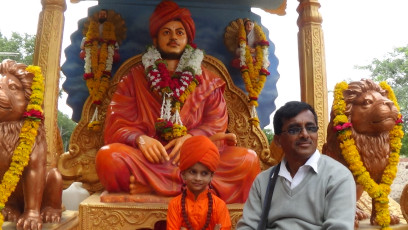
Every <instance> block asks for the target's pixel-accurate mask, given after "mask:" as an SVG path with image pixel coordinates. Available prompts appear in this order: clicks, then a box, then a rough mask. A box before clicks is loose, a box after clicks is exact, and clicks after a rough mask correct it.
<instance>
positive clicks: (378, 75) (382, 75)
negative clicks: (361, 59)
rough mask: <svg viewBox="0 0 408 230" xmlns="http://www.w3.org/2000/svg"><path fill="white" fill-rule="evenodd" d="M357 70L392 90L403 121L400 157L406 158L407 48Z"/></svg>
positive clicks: (407, 151)
mask: <svg viewBox="0 0 408 230" xmlns="http://www.w3.org/2000/svg"><path fill="white" fill-rule="evenodd" d="M357 68H359V69H366V70H369V71H370V72H371V78H372V79H373V80H374V81H376V82H380V81H386V82H387V83H388V84H389V85H390V86H391V87H392V89H393V90H394V93H395V96H396V97H397V99H398V104H399V106H400V107H401V114H402V118H403V121H404V133H405V135H404V138H403V139H402V148H401V155H404V156H408V96H407V95H408V93H407V92H408V46H406V47H399V48H395V49H394V51H393V52H390V53H388V54H387V55H385V56H384V57H383V59H377V58H375V59H373V60H372V62H371V64H369V65H366V66H357Z"/></svg>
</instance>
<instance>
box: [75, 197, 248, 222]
mask: <svg viewBox="0 0 408 230" xmlns="http://www.w3.org/2000/svg"><path fill="white" fill-rule="evenodd" d="M167 206H168V204H167V203H130V202H129V203H102V202H101V201H100V193H96V194H93V195H92V196H90V197H88V198H87V199H85V200H84V201H82V202H81V204H80V205H79V218H80V224H79V229H84V230H85V229H86V230H92V229H95V230H104V229H106V230H128V229H129V230H130V229H132V230H134V229H140V228H150V229H153V228H154V224H155V223H156V222H157V221H160V220H166V216H167ZM227 207H228V209H229V212H230V216H231V222H232V227H233V229H235V226H236V224H237V222H238V220H239V219H240V218H241V216H242V208H243V207H244V204H228V205H227Z"/></svg>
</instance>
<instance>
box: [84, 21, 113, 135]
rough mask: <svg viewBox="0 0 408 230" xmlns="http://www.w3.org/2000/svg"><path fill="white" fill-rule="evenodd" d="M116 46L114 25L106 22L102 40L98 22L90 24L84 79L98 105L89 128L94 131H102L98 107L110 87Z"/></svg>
mask: <svg viewBox="0 0 408 230" xmlns="http://www.w3.org/2000/svg"><path fill="white" fill-rule="evenodd" d="M115 44H116V35H115V26H114V25H113V24H112V23H110V22H104V24H103V31H102V39H99V24H98V22H96V21H91V22H90V24H89V28H88V31H87V33H86V40H85V43H84V47H85V58H84V59H85V65H84V69H85V73H84V79H85V81H86V85H87V87H88V90H89V95H90V96H91V99H92V103H93V104H95V105H96V108H95V112H94V115H93V116H92V119H91V121H90V122H89V124H88V128H89V129H91V130H94V131H99V130H100V129H101V122H100V121H99V120H98V105H100V104H101V102H102V97H103V96H104V95H105V93H106V90H107V89H108V87H109V82H110V78H111V71H112V64H113V55H114V53H115Z"/></svg>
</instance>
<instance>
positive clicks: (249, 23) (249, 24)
mask: <svg viewBox="0 0 408 230" xmlns="http://www.w3.org/2000/svg"><path fill="white" fill-rule="evenodd" d="M253 29H254V23H253V22H252V21H247V22H245V31H246V32H247V33H249V32H251V31H252V30H253Z"/></svg>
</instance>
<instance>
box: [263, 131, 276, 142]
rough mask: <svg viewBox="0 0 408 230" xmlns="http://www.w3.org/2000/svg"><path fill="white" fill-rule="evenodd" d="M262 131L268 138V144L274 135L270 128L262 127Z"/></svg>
mask: <svg viewBox="0 0 408 230" xmlns="http://www.w3.org/2000/svg"><path fill="white" fill-rule="evenodd" d="M262 131H263V132H264V133H265V135H266V138H268V143H269V144H270V143H271V141H272V140H273V135H274V134H273V132H272V129H262Z"/></svg>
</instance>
